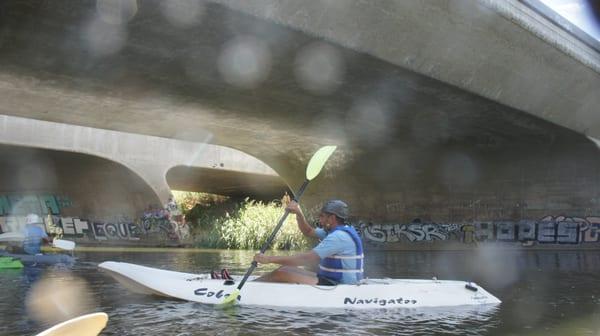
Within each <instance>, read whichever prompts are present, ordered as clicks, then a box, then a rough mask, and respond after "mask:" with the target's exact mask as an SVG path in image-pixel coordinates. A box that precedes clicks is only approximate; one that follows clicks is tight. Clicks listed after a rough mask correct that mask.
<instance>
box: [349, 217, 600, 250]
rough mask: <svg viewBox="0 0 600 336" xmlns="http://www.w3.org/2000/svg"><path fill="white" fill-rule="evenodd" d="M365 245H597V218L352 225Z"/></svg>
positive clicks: (599, 229)
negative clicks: (512, 243)
mask: <svg viewBox="0 0 600 336" xmlns="http://www.w3.org/2000/svg"><path fill="white" fill-rule="evenodd" d="M355 226H356V227H357V228H358V229H359V231H360V233H361V235H362V237H363V239H364V240H365V242H367V243H375V244H382V243H398V242H431V241H451V240H452V241H458V242H462V243H465V244H475V243H478V242H486V241H488V242H489V241H498V242H521V243H539V244H585V243H597V242H599V241H600V217H595V216H594V217H585V218H583V217H565V216H556V217H554V216H545V217H543V218H540V219H538V220H521V221H516V222H515V221H489V222H477V221H476V222H472V223H461V224H456V223H451V224H447V223H422V222H421V221H420V220H414V221H412V222H411V223H408V224H374V223H372V222H365V221H359V222H358V224H357V225H355Z"/></svg>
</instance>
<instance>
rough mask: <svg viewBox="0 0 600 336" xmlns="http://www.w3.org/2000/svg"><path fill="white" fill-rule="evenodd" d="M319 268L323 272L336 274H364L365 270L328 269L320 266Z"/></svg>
mask: <svg viewBox="0 0 600 336" xmlns="http://www.w3.org/2000/svg"><path fill="white" fill-rule="evenodd" d="M319 268H320V269H322V270H323V271H327V272H334V273H362V272H363V269H362V268H361V269H336V268H328V267H323V266H321V265H319Z"/></svg>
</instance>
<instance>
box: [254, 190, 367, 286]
mask: <svg viewBox="0 0 600 336" xmlns="http://www.w3.org/2000/svg"><path fill="white" fill-rule="evenodd" d="M287 209H288V210H289V211H290V213H293V214H295V215H296V221H297V222H298V228H299V229H300V231H301V232H302V233H303V234H304V235H305V236H307V237H314V238H318V239H320V240H321V242H320V243H319V244H318V245H317V246H316V247H315V248H314V249H312V250H311V251H309V252H304V253H299V254H295V255H292V256H267V255H264V254H260V253H259V254H257V255H255V256H254V260H256V261H257V262H258V263H260V264H270V263H274V264H279V265H282V267H280V268H278V269H276V270H275V271H273V272H271V273H269V274H266V275H264V276H262V277H260V278H258V279H256V280H255V281H266V282H288V283H301V284H309V285H317V284H318V285H336V284H354V283H357V282H359V281H360V280H362V278H363V259H364V256H363V248H362V242H361V240H360V237H359V236H358V233H357V232H356V230H354V228H353V227H352V226H351V225H348V224H346V223H345V222H346V220H347V219H348V216H349V213H348V205H347V204H346V203H344V202H343V201H340V200H330V201H327V202H326V203H325V204H324V205H323V207H322V208H321V212H320V214H319V223H320V224H321V228H316V229H315V228H313V227H312V226H311V225H309V224H308V222H307V221H306V218H305V217H304V214H303V213H302V209H300V206H299V204H298V203H297V202H295V201H291V202H290V203H289V204H288V206H287ZM316 264H318V265H319V266H318V272H317V273H316V274H315V273H314V272H310V271H307V270H305V269H302V268H300V266H314V265H316Z"/></svg>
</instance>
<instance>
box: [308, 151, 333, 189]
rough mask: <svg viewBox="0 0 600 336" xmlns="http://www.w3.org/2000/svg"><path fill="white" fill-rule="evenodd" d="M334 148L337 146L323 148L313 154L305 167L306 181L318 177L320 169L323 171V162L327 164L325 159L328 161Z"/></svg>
mask: <svg viewBox="0 0 600 336" xmlns="http://www.w3.org/2000/svg"><path fill="white" fill-rule="evenodd" d="M336 148H337V146H323V147H321V148H319V150H318V151H317V152H316V153H315V154H313V156H312V158H310V161H309V162H308V166H307V167H306V179H307V180H309V181H310V180H312V179H314V178H315V177H317V175H319V173H320V172H321V169H323V166H324V165H325V162H327V159H329V157H330V156H331V154H333V152H334V151H335V149H336Z"/></svg>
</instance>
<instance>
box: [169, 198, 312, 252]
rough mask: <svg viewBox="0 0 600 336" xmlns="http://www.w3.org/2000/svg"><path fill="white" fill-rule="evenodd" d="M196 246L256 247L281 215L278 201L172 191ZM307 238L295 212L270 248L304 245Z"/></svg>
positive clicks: (269, 232)
mask: <svg viewBox="0 0 600 336" xmlns="http://www.w3.org/2000/svg"><path fill="white" fill-rule="evenodd" d="M173 195H174V196H175V199H176V202H177V203H178V204H179V207H180V208H181V210H182V212H183V214H184V215H185V216H186V221H187V222H188V223H189V225H190V229H191V232H192V236H193V238H192V239H193V244H194V245H195V246H197V247H212V248H229V249H254V250H256V249H259V248H260V247H261V246H262V245H263V244H264V243H265V242H266V241H267V239H268V238H269V235H270V234H271V232H272V231H273V229H274V228H275V225H277V222H278V220H279V218H280V217H281V216H282V215H283V211H284V207H283V206H282V205H281V202H269V203H263V202H257V201H254V200H250V199H244V200H242V201H239V200H238V201H236V200H232V199H228V198H225V197H220V196H215V195H208V194H200V193H188V192H174V193H173ZM309 243H310V242H309V240H308V239H306V237H304V236H303V235H302V233H301V232H300V230H298V226H297V225H296V219H295V216H293V215H292V216H289V217H288V219H287V220H286V222H285V223H284V224H283V226H282V228H281V230H280V231H279V233H278V234H277V237H276V238H275V240H274V241H273V244H272V245H271V247H270V248H271V249H303V248H307V247H309Z"/></svg>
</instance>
